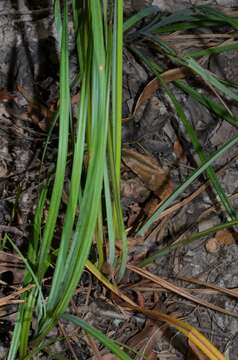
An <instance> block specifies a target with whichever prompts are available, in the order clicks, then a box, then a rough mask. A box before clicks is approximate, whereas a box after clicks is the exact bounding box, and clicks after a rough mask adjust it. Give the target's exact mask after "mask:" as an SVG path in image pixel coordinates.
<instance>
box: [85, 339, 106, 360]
mask: <svg viewBox="0 0 238 360" xmlns="http://www.w3.org/2000/svg"><path fill="white" fill-rule="evenodd" d="M85 337H86V339H87V342H88V345H89V346H90V347H91V351H92V353H93V354H94V358H95V360H103V357H102V356H101V354H100V351H99V350H98V347H97V345H96V343H95V341H94V339H93V338H92V337H91V336H90V335H89V334H86V335H85Z"/></svg>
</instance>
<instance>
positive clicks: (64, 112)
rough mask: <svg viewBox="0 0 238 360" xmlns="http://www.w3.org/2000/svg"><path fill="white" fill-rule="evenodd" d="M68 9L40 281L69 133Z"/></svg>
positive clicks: (60, 182)
mask: <svg viewBox="0 0 238 360" xmlns="http://www.w3.org/2000/svg"><path fill="white" fill-rule="evenodd" d="M67 12H68V8H67V5H65V9H64V24H63V32H62V50H61V60H60V61H61V64H60V116H59V118H60V121H59V145H58V157H57V165H56V172H55V180H54V185H53V191H52V197H51V201H50V207H49V212H48V218H47V222H46V225H45V231H44V235H43V239H42V246H41V250H40V254H39V261H38V277H39V279H41V278H42V277H43V276H44V273H45V271H46V269H47V266H48V262H47V259H48V254H49V249H50V244H51V241H52V238H53V235H54V229H55V224H56V220H57V216H58V211H59V207H60V202H61V195H62V190H63V185H64V173H65V168H66V160H67V148H68V132H69V112H70V95H69V59H68V29H67V24H68V21H67V16H68V14H67Z"/></svg>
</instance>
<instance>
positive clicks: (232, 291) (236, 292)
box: [178, 276, 238, 299]
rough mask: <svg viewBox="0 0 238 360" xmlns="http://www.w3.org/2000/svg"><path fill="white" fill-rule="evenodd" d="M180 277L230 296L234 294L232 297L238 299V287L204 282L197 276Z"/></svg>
mask: <svg viewBox="0 0 238 360" xmlns="http://www.w3.org/2000/svg"><path fill="white" fill-rule="evenodd" d="M178 278H179V279H181V280H183V281H187V282H190V283H192V284H197V285H202V286H205V287H207V288H210V289H212V290H215V291H216V292H220V293H223V294H226V295H229V296H232V297H234V298H236V299H238V289H226V288H221V287H219V286H216V285H214V284H210V283H206V282H203V281H201V280H199V279H196V278H193V277H184V276H178Z"/></svg>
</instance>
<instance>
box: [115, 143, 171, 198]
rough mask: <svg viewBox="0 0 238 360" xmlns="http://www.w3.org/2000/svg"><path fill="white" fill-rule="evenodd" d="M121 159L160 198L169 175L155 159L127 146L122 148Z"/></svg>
mask: <svg viewBox="0 0 238 360" xmlns="http://www.w3.org/2000/svg"><path fill="white" fill-rule="evenodd" d="M122 159H123V161H124V163H125V164H126V165H127V166H128V167H129V169H130V170H132V171H133V172H134V173H135V174H136V175H137V176H138V177H139V179H140V180H142V181H143V183H144V184H145V185H146V187H147V188H148V189H149V190H151V191H153V192H154V193H155V194H156V195H157V196H158V197H159V198H160V196H161V194H162V192H163V191H165V189H166V185H167V184H168V182H169V175H168V173H167V172H166V171H165V170H164V169H162V168H161V167H160V165H159V164H158V162H157V160H156V159H155V158H154V157H152V156H151V155H145V154H141V153H139V152H138V151H136V150H134V149H128V148H125V149H123V151H122Z"/></svg>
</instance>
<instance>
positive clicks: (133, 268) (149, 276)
mask: <svg viewBox="0 0 238 360" xmlns="http://www.w3.org/2000/svg"><path fill="white" fill-rule="evenodd" d="M127 268H128V269H129V270H131V271H134V272H136V273H137V274H139V275H141V276H143V277H145V278H147V279H149V280H151V281H153V282H154V283H156V284H159V285H160V286H162V287H163V288H165V289H168V290H170V291H172V292H173V293H175V294H177V295H179V296H182V297H184V298H185V299H187V300H190V301H192V302H194V303H196V304H198V305H201V306H204V307H206V308H209V309H211V310H214V311H217V312H220V313H222V314H225V315H230V316H233V317H236V318H238V314H236V313H233V312H232V311H229V310H226V309H223V308H221V307H220V306H216V305H214V304H211V303H209V302H208V301H205V300H202V299H198V298H197V297H196V296H193V295H192V294H190V293H189V292H188V291H186V290H184V289H182V288H180V287H178V286H176V285H174V284H172V283H170V282H169V281H167V280H164V279H162V278H161V277H159V276H157V275H154V274H152V273H150V272H149V271H147V270H144V269H140V268H138V267H137V266H134V265H128V266H127Z"/></svg>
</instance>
